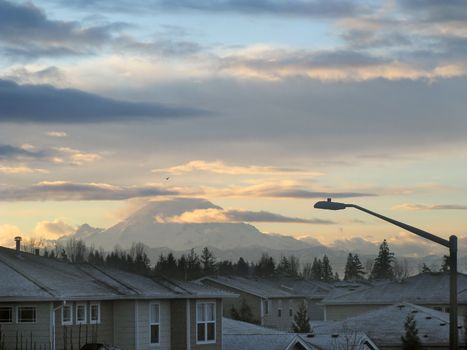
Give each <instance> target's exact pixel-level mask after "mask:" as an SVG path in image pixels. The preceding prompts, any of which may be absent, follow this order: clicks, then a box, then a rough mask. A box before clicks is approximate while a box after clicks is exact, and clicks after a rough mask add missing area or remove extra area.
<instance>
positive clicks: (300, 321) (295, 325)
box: [292, 302, 311, 333]
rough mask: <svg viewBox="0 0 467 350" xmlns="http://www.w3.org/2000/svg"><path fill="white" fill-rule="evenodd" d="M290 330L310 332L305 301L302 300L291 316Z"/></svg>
mask: <svg viewBox="0 0 467 350" xmlns="http://www.w3.org/2000/svg"><path fill="white" fill-rule="evenodd" d="M292 331H293V332H294V333H310V331H311V327H310V318H309V317H308V311H307V307H306V304H305V302H302V303H301V304H300V306H299V308H298V310H297V312H296V313H295V315H294V317H293V322H292Z"/></svg>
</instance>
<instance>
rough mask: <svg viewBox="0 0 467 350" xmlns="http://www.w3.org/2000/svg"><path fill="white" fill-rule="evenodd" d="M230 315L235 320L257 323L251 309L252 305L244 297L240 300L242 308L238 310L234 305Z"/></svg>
mask: <svg viewBox="0 0 467 350" xmlns="http://www.w3.org/2000/svg"><path fill="white" fill-rule="evenodd" d="M230 317H231V318H232V319H233V320H238V321H243V322H249V323H255V320H254V319H253V312H252V311H251V307H250V305H248V303H247V302H246V300H245V299H244V298H242V300H241V302H240V308H239V310H237V309H236V308H235V306H233V305H232V307H231V308H230Z"/></svg>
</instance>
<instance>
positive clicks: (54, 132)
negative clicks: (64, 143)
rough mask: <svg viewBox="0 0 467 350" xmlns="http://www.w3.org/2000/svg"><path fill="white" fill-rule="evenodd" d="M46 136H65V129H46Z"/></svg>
mask: <svg viewBox="0 0 467 350" xmlns="http://www.w3.org/2000/svg"><path fill="white" fill-rule="evenodd" d="M47 136H50V137H67V136H68V135H67V133H66V132H65V131H48V132H47Z"/></svg>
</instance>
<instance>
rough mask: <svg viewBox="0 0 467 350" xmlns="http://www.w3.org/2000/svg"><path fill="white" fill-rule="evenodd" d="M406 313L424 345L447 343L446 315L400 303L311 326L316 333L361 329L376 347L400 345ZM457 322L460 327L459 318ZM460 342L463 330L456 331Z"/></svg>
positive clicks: (461, 322) (447, 316)
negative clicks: (412, 317)
mask: <svg viewBox="0 0 467 350" xmlns="http://www.w3.org/2000/svg"><path fill="white" fill-rule="evenodd" d="M408 315H413V316H414V318H415V321H416V324H417V329H418V335H419V337H420V340H421V342H422V344H423V345H425V346H428V345H433V346H434V345H447V344H448V343H449V314H448V313H445V312H440V311H436V310H432V309H430V308H426V307H422V306H418V305H414V304H410V303H399V304H395V305H390V306H387V307H383V308H381V309H377V310H373V311H370V312H367V313H365V314H361V315H358V316H354V317H350V318H347V319H346V320H343V321H338V322H322V323H320V324H317V325H315V326H314V327H313V329H314V331H315V332H316V333H318V334H319V333H322V332H328V333H329V332H338V331H342V330H347V331H362V332H364V333H365V334H367V335H368V336H369V337H370V338H371V339H372V340H373V341H374V342H375V343H376V344H377V345H378V346H400V345H401V336H402V335H404V334H405V329H404V322H405V320H406V318H407V316H408ZM459 325H460V326H461V327H462V326H463V321H462V318H461V317H459ZM459 334H461V339H460V340H459V342H460V343H461V342H462V341H463V336H462V334H465V333H464V332H463V331H461V332H459Z"/></svg>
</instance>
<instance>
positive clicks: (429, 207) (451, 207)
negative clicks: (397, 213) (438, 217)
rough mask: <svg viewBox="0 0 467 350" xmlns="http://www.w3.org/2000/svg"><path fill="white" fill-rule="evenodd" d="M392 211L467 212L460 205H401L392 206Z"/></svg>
mask: <svg viewBox="0 0 467 350" xmlns="http://www.w3.org/2000/svg"><path fill="white" fill-rule="evenodd" d="M392 209H394V210H407V211H412V210H467V205H460V204H416V203H403V204H399V205H396V206H394V207H393V208H392Z"/></svg>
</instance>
